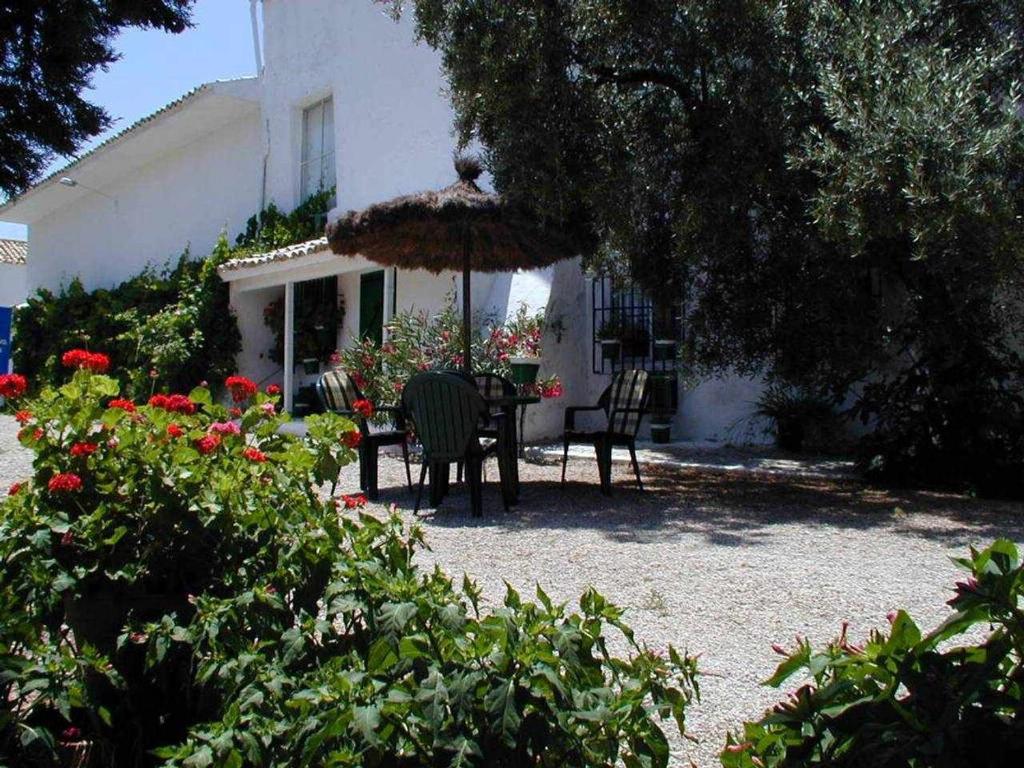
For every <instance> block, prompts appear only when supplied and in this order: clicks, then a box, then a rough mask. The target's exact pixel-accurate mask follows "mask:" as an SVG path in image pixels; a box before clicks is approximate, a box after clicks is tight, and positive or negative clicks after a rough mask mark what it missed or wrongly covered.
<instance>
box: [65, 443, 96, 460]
mask: <svg viewBox="0 0 1024 768" xmlns="http://www.w3.org/2000/svg"><path fill="white" fill-rule="evenodd" d="M97 448H99V446H98V445H96V443H75V444H74V445H72V446H71V455H72V456H75V457H78V456H92V455H93V454H94V453H96V449H97Z"/></svg>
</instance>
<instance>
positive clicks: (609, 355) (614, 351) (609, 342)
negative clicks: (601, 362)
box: [601, 339, 622, 360]
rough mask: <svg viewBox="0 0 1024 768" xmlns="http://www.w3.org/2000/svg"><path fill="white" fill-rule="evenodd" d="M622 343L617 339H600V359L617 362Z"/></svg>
mask: <svg viewBox="0 0 1024 768" xmlns="http://www.w3.org/2000/svg"><path fill="white" fill-rule="evenodd" d="M621 349H622V342H620V341H619V340H618V339H601V357H602V358H604V359H605V360H618V359H619V352H620V351H621Z"/></svg>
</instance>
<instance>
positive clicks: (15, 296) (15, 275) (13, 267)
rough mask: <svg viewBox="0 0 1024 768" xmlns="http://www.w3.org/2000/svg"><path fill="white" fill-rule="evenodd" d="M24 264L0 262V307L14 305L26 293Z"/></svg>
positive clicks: (20, 301)
mask: <svg viewBox="0 0 1024 768" xmlns="http://www.w3.org/2000/svg"><path fill="white" fill-rule="evenodd" d="M26 280H27V267H26V265H25V264H2V263H0V307H16V306H18V305H19V304H21V303H22V302H23V301H24V300H25V298H26V296H27V295H28V284H27V282H26Z"/></svg>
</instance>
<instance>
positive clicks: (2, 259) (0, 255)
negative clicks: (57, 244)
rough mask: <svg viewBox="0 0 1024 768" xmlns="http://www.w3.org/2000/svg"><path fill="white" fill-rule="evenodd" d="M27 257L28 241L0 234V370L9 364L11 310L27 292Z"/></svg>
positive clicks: (10, 354) (5, 370)
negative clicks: (10, 238) (9, 238)
mask: <svg viewBox="0 0 1024 768" xmlns="http://www.w3.org/2000/svg"><path fill="white" fill-rule="evenodd" d="M27 258H28V243H26V242H25V241H24V240H8V239H6V238H0V373H7V372H8V371H9V369H10V367H11V357H12V355H13V350H12V348H11V343H12V333H11V330H12V329H11V321H12V312H13V310H14V307H16V306H18V305H19V304H21V303H22V302H23V301H25V297H26V296H27V285H28V283H27V281H26V279H25V262H26V260H27Z"/></svg>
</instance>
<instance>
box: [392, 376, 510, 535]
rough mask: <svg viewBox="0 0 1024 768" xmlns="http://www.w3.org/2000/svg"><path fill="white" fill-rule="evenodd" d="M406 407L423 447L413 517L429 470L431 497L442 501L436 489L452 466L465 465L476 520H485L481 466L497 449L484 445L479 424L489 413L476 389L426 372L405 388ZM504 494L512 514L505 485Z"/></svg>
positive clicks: (455, 378) (454, 378)
mask: <svg viewBox="0 0 1024 768" xmlns="http://www.w3.org/2000/svg"><path fill="white" fill-rule="evenodd" d="M402 405H403V406H404V408H405V411H406V413H408V415H409V417H410V418H411V419H412V421H413V424H414V425H415V427H416V435H417V437H418V438H419V441H420V444H421V445H422V446H423V467H422V469H421V470H420V482H419V488H418V489H417V492H416V506H415V509H414V512H418V511H419V508H420V501H421V500H422V497H423V482H424V478H425V477H426V474H427V469H428V468H430V472H431V477H430V480H431V486H432V487H431V491H432V496H435V501H439V500H440V492H439V491H437V492H436V495H435V490H436V489H438V488H440V486H442V485H443V484H444V481H445V479H446V478H447V477H448V471H449V468H450V465H451V464H452V463H454V462H460V461H461V462H464V463H465V466H466V479H467V481H468V484H469V494H470V506H471V507H472V511H473V515H474V516H475V517H479V516H480V515H482V514H483V463H484V459H485V458H486V457H487V454H488V453H490V452H491V450H493V445H492V446H490V447H485V446H484V445H482V444H481V442H480V432H479V429H480V419H481V418H482V417H483V416H484V414H485V413H486V411H487V404H486V403H485V402H484V399H483V397H481V395H480V393H479V392H477V390H476V387H475V386H474V385H473V384H472V383H470V382H469V381H467V380H466V379H465V378H464V377H463V376H459V375H457V374H454V373H448V372H442V371H427V372H425V373H419V374H417V375H415V376H413V377H412V378H411V379H410V380H409V382H408V383H407V384H406V385H405V389H404V390H403V391H402ZM502 490H503V493H502V501H503V503H505V508H506V509H508V503H507V500H506V495H505V493H504V486H503V488H502Z"/></svg>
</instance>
